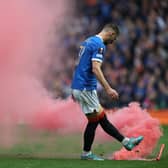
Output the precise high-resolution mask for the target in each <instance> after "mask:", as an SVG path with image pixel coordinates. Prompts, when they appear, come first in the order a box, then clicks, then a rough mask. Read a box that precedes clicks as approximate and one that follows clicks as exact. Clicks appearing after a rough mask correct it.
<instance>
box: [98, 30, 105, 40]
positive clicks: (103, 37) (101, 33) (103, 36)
mask: <svg viewBox="0 0 168 168" xmlns="http://www.w3.org/2000/svg"><path fill="white" fill-rule="evenodd" d="M97 36H98V37H99V38H100V39H101V40H102V42H104V41H105V35H104V33H103V32H100V33H99V34H97Z"/></svg>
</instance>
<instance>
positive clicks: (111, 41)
mask: <svg viewBox="0 0 168 168" xmlns="http://www.w3.org/2000/svg"><path fill="white" fill-rule="evenodd" d="M113 41H114V40H111V39H109V40H105V41H104V44H105V45H108V44H112V43H113Z"/></svg>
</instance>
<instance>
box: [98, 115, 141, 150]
mask: <svg viewBox="0 0 168 168" xmlns="http://www.w3.org/2000/svg"><path fill="white" fill-rule="evenodd" d="M99 123H100V125H101V127H102V128H103V130H104V131H105V132H106V133H107V134H109V135H110V136H112V137H114V138H115V139H117V140H118V141H119V142H121V143H122V144H123V146H124V147H125V148H126V149H127V150H132V149H133V148H134V147H135V146H136V145H138V144H139V143H140V142H141V141H142V140H143V137H142V136H139V137H137V138H128V137H124V136H123V135H122V134H121V133H120V132H119V131H118V129H117V128H116V127H115V126H114V125H113V124H112V123H110V122H109V120H108V119H107V117H106V115H104V117H103V118H101V119H100V120H99Z"/></svg>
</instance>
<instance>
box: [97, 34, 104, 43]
mask: <svg viewBox="0 0 168 168" xmlns="http://www.w3.org/2000/svg"><path fill="white" fill-rule="evenodd" d="M96 37H98V38H100V40H101V41H102V42H103V39H102V37H101V36H99V35H98V34H97V35H96Z"/></svg>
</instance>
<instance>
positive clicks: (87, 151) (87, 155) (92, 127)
mask: <svg viewBox="0 0 168 168" xmlns="http://www.w3.org/2000/svg"><path fill="white" fill-rule="evenodd" d="M94 95H95V91H83V92H82V94H81V97H82V100H83V101H82V104H81V107H82V110H83V112H84V113H85V115H86V117H87V119H88V124H87V126H86V128H85V132H84V147H83V153H82V155H81V159H85V160H104V159H102V158H101V157H99V156H96V155H94V154H93V153H92V152H91V148H92V144H93V141H94V137H95V132H96V128H97V126H98V124H99V118H101V117H103V116H104V114H103V113H101V112H102V110H101V106H100V105H99V103H98V101H97V99H95V96H94ZM97 111H99V112H97Z"/></svg>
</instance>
